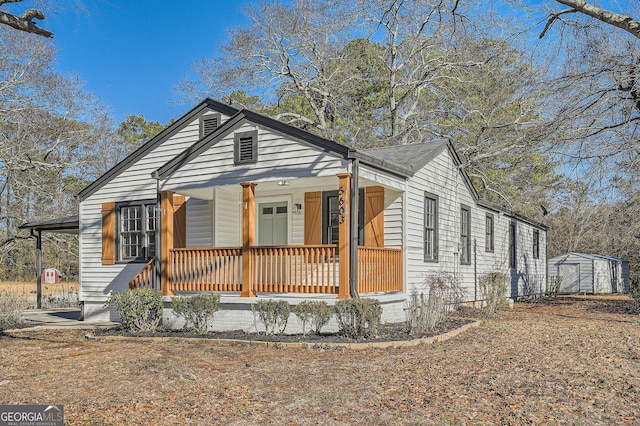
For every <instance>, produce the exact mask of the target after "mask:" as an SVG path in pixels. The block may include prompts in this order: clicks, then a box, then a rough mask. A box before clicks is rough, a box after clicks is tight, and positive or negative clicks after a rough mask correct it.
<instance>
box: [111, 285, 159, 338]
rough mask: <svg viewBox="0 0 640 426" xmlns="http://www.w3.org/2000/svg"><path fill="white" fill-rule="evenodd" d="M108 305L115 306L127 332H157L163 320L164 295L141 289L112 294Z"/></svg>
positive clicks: (156, 291)
mask: <svg viewBox="0 0 640 426" xmlns="http://www.w3.org/2000/svg"><path fill="white" fill-rule="evenodd" d="M107 304H114V305H116V308H117V310H118V314H119V315H120V322H121V323H122V328H123V329H124V330H126V331H152V332H153V331H156V329H157V328H158V325H159V324H160V321H161V320H162V293H161V292H160V291H158V290H153V289H148V288H141V289H133V290H127V291H124V292H122V293H111V294H110V295H109V299H108V300H107Z"/></svg>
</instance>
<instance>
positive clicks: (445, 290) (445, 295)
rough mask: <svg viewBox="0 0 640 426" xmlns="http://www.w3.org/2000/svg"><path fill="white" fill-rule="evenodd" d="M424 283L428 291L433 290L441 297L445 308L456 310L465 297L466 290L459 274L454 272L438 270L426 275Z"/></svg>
mask: <svg viewBox="0 0 640 426" xmlns="http://www.w3.org/2000/svg"><path fill="white" fill-rule="evenodd" d="M426 285H427V287H429V293H430V294H431V292H434V293H435V294H436V295H438V296H440V297H442V299H443V301H444V306H445V308H446V309H451V310H456V309H458V307H459V306H460V305H461V304H462V303H463V302H464V301H465V299H466V296H467V294H466V291H465V289H464V288H462V283H461V281H460V276H459V275H458V274H456V273H455V272H449V271H438V272H436V273H433V274H430V275H427V278H426Z"/></svg>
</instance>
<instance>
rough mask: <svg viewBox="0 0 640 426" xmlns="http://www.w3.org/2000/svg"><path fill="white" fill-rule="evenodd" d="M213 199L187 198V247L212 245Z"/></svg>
mask: <svg viewBox="0 0 640 426" xmlns="http://www.w3.org/2000/svg"><path fill="white" fill-rule="evenodd" d="M213 242H214V239H213V201H211V200H199V199H197V198H193V197H191V198H189V199H188V200H187V247H193V248H196V247H211V246H213Z"/></svg>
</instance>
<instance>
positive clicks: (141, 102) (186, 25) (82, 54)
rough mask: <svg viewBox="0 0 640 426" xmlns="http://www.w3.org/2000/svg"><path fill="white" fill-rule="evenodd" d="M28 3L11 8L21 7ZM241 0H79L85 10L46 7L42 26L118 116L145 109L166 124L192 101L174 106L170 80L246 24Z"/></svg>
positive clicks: (62, 57) (64, 67) (62, 58)
mask: <svg viewBox="0 0 640 426" xmlns="http://www.w3.org/2000/svg"><path fill="white" fill-rule="evenodd" d="M29 3H32V2H30V1H26V2H24V3H22V4H20V3H18V4H17V5H14V6H13V8H14V9H15V10H16V11H17V12H20V13H21V11H24V9H25V8H26V7H30V6H31V5H29ZM52 3H55V2H52ZM244 3H246V2H245V1H220V0H209V1H207V0H181V1H167V0H156V1H153V2H150V1H143V0H126V1H117V0H82V5H83V6H84V7H85V8H86V11H85V12H78V10H77V9H76V8H75V7H74V6H73V3H71V4H70V3H67V4H66V5H65V6H61V8H60V9H59V10H57V11H53V12H47V13H46V15H47V19H46V20H45V21H42V23H41V26H42V27H43V28H46V29H48V30H50V31H52V32H53V33H54V34H55V38H54V43H55V45H56V48H57V49H58V57H59V61H58V69H59V70H60V71H61V72H64V73H78V74H80V75H81V76H82V78H83V80H84V81H85V82H86V88H87V89H88V90H89V91H90V92H92V93H94V94H96V95H98V96H99V97H100V98H101V99H102V100H103V101H104V102H105V103H106V104H107V105H108V106H109V107H110V108H111V113H112V116H113V118H114V120H115V121H116V122H120V121H122V120H123V119H124V116H125V115H126V114H142V115H144V117H145V118H146V119H147V120H150V121H159V122H161V123H163V124H165V123H167V122H168V121H169V120H170V119H171V118H178V117H179V116H180V115H182V114H183V113H184V112H186V111H188V110H189V109H190V108H191V107H192V106H193V105H184V104H182V105H176V104H175V99H176V96H175V94H174V91H173V86H175V84H176V83H177V82H178V80H179V79H180V78H181V77H182V76H184V75H185V74H188V73H189V63H190V62H192V61H194V60H197V59H199V58H202V57H205V56H210V55H211V54H212V52H213V51H214V49H215V48H216V46H217V45H218V44H219V42H220V41H221V40H223V39H224V37H225V31H226V30H227V29H230V28H233V27H234V26H236V25H237V24H239V23H242V22H243V19H244V18H243V16H242V12H241V7H242V4H244ZM194 104H195V102H194Z"/></svg>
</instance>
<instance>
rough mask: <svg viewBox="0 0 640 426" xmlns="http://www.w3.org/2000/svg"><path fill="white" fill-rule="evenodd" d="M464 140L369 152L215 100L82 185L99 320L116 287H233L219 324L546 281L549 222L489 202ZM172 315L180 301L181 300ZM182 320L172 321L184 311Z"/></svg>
mask: <svg viewBox="0 0 640 426" xmlns="http://www.w3.org/2000/svg"><path fill="white" fill-rule="evenodd" d="M460 164H461V162H460V159H459V158H458V156H457V154H456V152H455V150H454V149H453V146H452V145H451V143H450V142H449V141H446V140H442V141H430V142H425V143H419V144H414V145H406V146H394V147H387V148H379V149H371V150H362V151H361V150H354V149H350V148H348V147H346V146H344V145H340V144H338V143H335V142H333V141H330V140H326V139H323V138H321V137H318V136H315V135H313V134H311V133H308V132H305V131H303V130H300V129H298V128H295V127H292V126H289V125H286V124H283V123H281V122H278V121H276V120H273V119H271V118H268V117H265V116H262V115H259V114H256V113H254V112H251V111H247V110H237V109H235V108H232V107H230V106H228V105H224V104H221V103H219V102H216V101H213V100H210V99H207V100H205V101H203V102H202V103H200V104H199V105H197V106H196V107H195V108H193V109H192V110H191V111H189V112H188V113H186V114H185V115H184V116H183V117H181V118H180V119H179V120H177V121H176V122H174V123H173V124H171V125H170V126H169V127H167V128H166V129H165V130H163V131H162V132H161V133H160V134H158V135H157V136H155V137H154V138H153V139H151V140H149V141H148V142H147V143H146V144H144V145H143V146H141V147H140V148H139V149H138V150H136V151H135V152H133V153H132V154H131V155H130V156H129V157H127V158H126V159H125V160H123V161H122V162H121V163H119V164H118V165H116V166H115V167H114V168H113V169H112V170H110V171H109V172H107V173H105V174H104V175H103V176H101V177H100V178H99V179H97V180H96V181H95V182H93V183H92V184H90V185H89V186H87V187H86V188H85V189H84V190H82V191H81V192H80V194H79V227H80V229H79V241H80V294H79V298H80V300H81V301H82V302H83V306H84V318H85V320H107V319H116V318H115V313H114V312H113V311H112V310H111V309H110V308H109V307H105V300H106V299H107V297H108V294H109V292H110V291H123V290H126V289H127V288H129V287H153V288H158V289H161V290H162V292H163V295H164V296H165V301H166V303H167V307H168V308H170V302H171V297H172V296H174V295H175V294H181V293H193V292H217V293H221V295H222V303H223V310H222V311H221V312H219V313H218V314H217V315H218V317H217V320H216V326H217V327H218V328H223V329H224V328H226V329H230V328H234V329H237V328H245V329H247V328H250V327H251V326H252V324H253V318H252V315H251V310H250V306H251V304H252V303H255V301H256V300H257V299H260V298H282V299H285V300H288V301H289V302H290V303H291V304H295V303H297V302H298V301H300V300H305V299H323V300H327V301H329V303H333V301H335V300H336V299H340V298H348V297H354V296H358V295H359V296H360V297H375V298H378V299H379V300H380V301H381V303H382V305H383V321H390V322H391V321H403V320H404V319H405V316H404V311H403V306H404V302H405V300H406V297H407V295H409V294H410V293H411V292H412V291H413V290H414V289H422V288H424V283H425V276H426V275H427V274H429V273H432V272H436V271H440V270H447V271H450V272H455V273H458V274H459V276H460V277H461V279H462V282H463V285H464V287H465V288H466V290H467V297H468V299H469V300H480V299H481V295H480V292H479V290H478V285H477V282H478V278H479V276H481V275H482V274H484V273H487V272H490V271H502V272H504V273H507V274H509V275H510V276H511V277H512V284H511V288H510V297H512V298H517V297H520V296H523V295H531V294H537V293H541V292H544V291H545V289H546V278H547V268H546V244H547V243H546V227H545V226H544V225H542V224H539V223H536V222H534V221H532V220H528V219H526V218H523V217H520V216H518V215H515V214H513V213H510V212H508V211H504V210H502V209H501V208H499V207H497V206H493V205H491V204H488V203H486V202H483V201H481V200H480V199H479V198H478V195H477V193H476V192H475V190H474V189H473V186H472V185H471V182H470V180H469V177H468V176H467V174H466V173H465V171H464V169H463V168H461V167H460ZM168 311H169V312H170V309H168ZM168 318H169V319H170V315H169V317H168Z"/></svg>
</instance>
